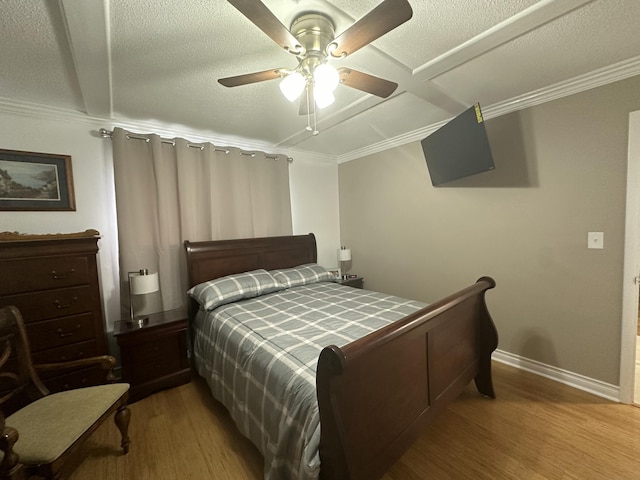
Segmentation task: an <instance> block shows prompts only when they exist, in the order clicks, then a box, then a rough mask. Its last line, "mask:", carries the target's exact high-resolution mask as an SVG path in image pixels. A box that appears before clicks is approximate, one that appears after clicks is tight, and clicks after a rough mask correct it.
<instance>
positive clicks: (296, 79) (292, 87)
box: [280, 72, 307, 102]
mask: <svg viewBox="0 0 640 480" xmlns="http://www.w3.org/2000/svg"><path fill="white" fill-rule="evenodd" d="M306 84H307V82H306V80H305V78H304V77H303V76H302V75H301V74H300V73H298V72H294V73H291V74H289V75H287V76H286V77H284V78H283V79H282V81H281V82H280V91H281V92H282V94H283V95H284V96H285V97H286V99H287V100H289V101H290V102H294V101H295V100H297V99H298V98H299V97H300V95H302V92H303V91H304V87H305V86H306Z"/></svg>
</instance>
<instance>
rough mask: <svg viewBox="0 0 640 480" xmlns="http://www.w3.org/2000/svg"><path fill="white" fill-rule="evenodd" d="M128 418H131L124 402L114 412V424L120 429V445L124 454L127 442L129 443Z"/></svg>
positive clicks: (126, 450)
mask: <svg viewBox="0 0 640 480" xmlns="http://www.w3.org/2000/svg"><path fill="white" fill-rule="evenodd" d="M130 418H131V411H130V410H129V408H128V407H127V404H126V403H125V404H124V405H121V406H120V408H118V411H117V412H116V415H115V418H114V420H115V422H116V426H117V427H118V430H120V435H122V443H121V444H120V445H121V446H122V450H123V452H124V454H125V455H126V454H127V453H129V444H130V443H131V442H130V441H129V419H130Z"/></svg>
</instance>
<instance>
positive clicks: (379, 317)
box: [194, 282, 425, 480]
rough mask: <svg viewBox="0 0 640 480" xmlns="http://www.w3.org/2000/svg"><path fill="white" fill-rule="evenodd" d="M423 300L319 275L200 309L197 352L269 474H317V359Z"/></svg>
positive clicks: (298, 478)
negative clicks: (314, 279) (312, 280)
mask: <svg viewBox="0 0 640 480" xmlns="http://www.w3.org/2000/svg"><path fill="white" fill-rule="evenodd" d="M424 306H425V304H423V303H420V302H416V301H411V300H405V299H402V298H398V297H394V296H390V295H385V294H382V293H377V292H371V291H367V290H360V289H355V288H350V287H345V286H341V285H337V284H335V283H329V282H321V283H316V284H312V285H305V286H299V287H293V288H289V289H286V290H283V291H280V292H276V293H270V294H268V295H263V296H260V297H257V298H253V299H249V300H242V301H239V302H236V303H232V304H229V305H224V306H221V307H218V308H216V309H215V310H213V311H211V312H204V311H200V312H199V313H198V316H197V318H196V320H195V333H194V359H195V363H196V366H197V369H198V372H199V373H200V375H202V376H203V377H204V378H205V379H206V380H207V382H208V384H209V386H210V388H211V391H212V392H213V394H214V396H215V397H216V398H217V399H218V400H219V401H220V402H221V403H222V404H223V405H225V407H226V408H227V409H228V410H229V412H230V414H231V416H232V418H233V419H234V421H235V422H236V424H237V426H238V428H239V429H240V431H241V432H242V433H243V434H244V435H245V436H247V437H248V438H249V439H251V441H252V442H253V443H254V444H255V445H256V446H257V447H258V449H259V450H260V452H261V453H262V454H263V455H264V460H265V479H271V480H286V479H291V480H294V479H295V480H306V479H316V478H318V475H319V472H320V457H319V453H318V446H319V442H320V418H319V413H318V404H317V399H316V383H315V376H316V365H317V361H318V356H319V355H320V351H321V350H322V349H323V348H324V347H325V346H328V345H332V344H333V345H337V346H344V345H346V344H347V343H349V342H351V341H353V340H355V339H357V338H360V337H362V336H364V335H366V334H368V333H370V332H372V331H374V330H376V329H378V328H380V327H382V326H384V325H386V324H388V323H390V322H393V321H394V320H398V319H400V318H403V317H405V316H407V315H409V314H410V313H412V312H415V311H416V310H419V309H421V308H422V307H424Z"/></svg>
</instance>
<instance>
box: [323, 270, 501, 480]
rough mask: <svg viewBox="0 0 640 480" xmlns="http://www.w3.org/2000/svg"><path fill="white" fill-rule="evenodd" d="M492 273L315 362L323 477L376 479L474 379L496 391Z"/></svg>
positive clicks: (490, 392) (481, 386)
mask: <svg viewBox="0 0 640 480" xmlns="http://www.w3.org/2000/svg"><path fill="white" fill-rule="evenodd" d="M493 287H495V282H494V280H493V279H491V278H489V277H483V278H481V279H479V280H478V281H477V282H476V283H475V284H474V285H471V286H469V287H467V288H465V289H464V290H461V291H459V292H457V293H455V294H453V295H451V296H449V297H446V298H444V299H442V300H441V301H439V302H436V303H434V304H431V305H429V306H428V307H426V308H424V309H422V310H420V311H418V312H416V313H414V314H412V315H410V316H408V317H406V318H404V319H401V320H399V321H397V322H394V323H393V324H391V325H388V326H387V327H385V328H383V329H380V330H377V331H375V332H373V333H371V334H370V335H367V336H366V337H363V338H361V339H359V340H356V341H354V342H352V343H350V344H348V345H346V346H344V347H342V348H338V347H336V346H329V347H326V348H325V349H324V350H323V351H322V353H321V354H320V358H319V360H318V368H317V377H316V383H317V394H318V405H319V408H320V424H321V439H320V461H321V474H320V478H321V479H323V480H329V479H332V480H335V479H341V480H356V479H357V480H364V479H375V478H379V477H381V476H382V475H383V474H384V473H385V472H386V471H387V470H388V469H389V467H391V465H393V464H394V463H395V462H396V461H397V460H398V459H399V458H400V456H401V455H402V454H403V453H404V452H405V450H406V449H407V448H408V447H409V446H410V445H411V443H413V441H414V440H415V439H416V438H417V437H418V436H419V435H420V433H421V431H422V429H423V428H424V427H425V426H426V425H427V424H429V423H430V422H431V421H432V420H433V418H434V417H435V416H436V415H437V414H438V413H439V412H440V411H442V410H443V409H444V408H445V407H446V406H447V405H448V404H449V403H450V402H452V401H453V400H454V399H455V398H456V397H457V396H458V395H459V394H460V392H461V391H462V390H463V388H464V387H465V386H466V385H467V384H468V383H469V382H470V381H471V380H475V383H476V386H477V388H478V390H479V391H480V392H481V393H483V394H484V395H487V396H490V397H495V393H494V390H493V383H492V379H491V353H492V352H493V351H494V350H495V349H496V347H497V345H498V335H497V331H496V329H495V326H494V324H493V321H492V319H491V316H490V315H489V312H488V310H487V307H486V303H485V298H484V295H485V292H486V290H488V289H491V288H493Z"/></svg>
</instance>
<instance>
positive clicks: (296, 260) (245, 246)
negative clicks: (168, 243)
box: [184, 233, 318, 288]
mask: <svg viewBox="0 0 640 480" xmlns="http://www.w3.org/2000/svg"><path fill="white" fill-rule="evenodd" d="M184 247H185V249H186V251H187V275H188V282H189V288H191V287H193V286H194V285H198V284H199V283H202V282H206V281H207V280H213V279H215V278H219V277H224V276H225V275H232V274H234V273H241V272H246V271H249V270H255V269H258V268H264V269H265V270H274V269H276V268H291V267H295V266H298V265H302V264H304V263H316V262H317V258H318V256H317V250H316V237H315V236H314V235H313V233H309V234H308V235H292V236H286V237H263V238H244V239H239V240H215V241H210V242H190V241H189V240H186V241H185V242H184Z"/></svg>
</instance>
